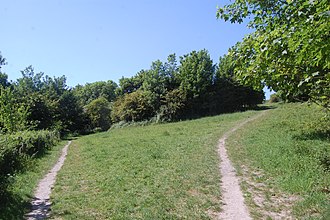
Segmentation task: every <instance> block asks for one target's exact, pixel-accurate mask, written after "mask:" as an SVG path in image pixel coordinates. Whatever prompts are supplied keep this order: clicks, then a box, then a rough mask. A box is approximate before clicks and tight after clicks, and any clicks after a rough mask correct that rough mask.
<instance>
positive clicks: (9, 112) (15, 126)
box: [0, 86, 29, 133]
mask: <svg viewBox="0 0 330 220" xmlns="http://www.w3.org/2000/svg"><path fill="white" fill-rule="evenodd" d="M28 114H29V113H28V107H27V106H24V105H22V104H20V103H19V102H17V100H16V98H15V96H14V94H13V91H12V90H11V88H9V87H8V88H3V87H2V86H0V131H1V132H5V133H13V132H16V131H22V130H24V129H26V128H27V127H28V126H27V117H28Z"/></svg>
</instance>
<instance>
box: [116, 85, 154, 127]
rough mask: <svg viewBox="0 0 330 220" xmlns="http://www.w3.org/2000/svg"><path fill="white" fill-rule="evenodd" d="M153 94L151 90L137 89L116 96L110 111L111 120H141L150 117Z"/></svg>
mask: <svg viewBox="0 0 330 220" xmlns="http://www.w3.org/2000/svg"><path fill="white" fill-rule="evenodd" d="M153 106H154V96H153V94H152V93H151V92H147V91H142V90H138V91H135V92H132V93H129V94H125V95H124V96H122V97H120V98H118V99H117V100H116V101H115V102H114V104H113V109H112V112H111V118H112V121H113V122H119V121H126V122H129V121H143V120H148V119H150V118H152V117H153V116H154V115H155V111H154V107H153Z"/></svg>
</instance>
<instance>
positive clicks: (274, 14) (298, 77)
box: [217, 0, 330, 109]
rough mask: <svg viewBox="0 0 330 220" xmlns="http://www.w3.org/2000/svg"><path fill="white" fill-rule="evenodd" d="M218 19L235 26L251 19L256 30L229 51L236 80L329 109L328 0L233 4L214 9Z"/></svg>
mask: <svg viewBox="0 0 330 220" xmlns="http://www.w3.org/2000/svg"><path fill="white" fill-rule="evenodd" d="M217 17H218V18H222V19H224V20H226V21H227V20H230V21H231V22H238V23H241V22H243V20H244V19H246V18H250V23H249V26H250V27H252V28H254V30H255V31H254V32H253V33H251V34H249V35H248V36H246V37H245V38H244V39H243V41H242V42H240V43H238V44H237V45H236V46H234V47H233V48H232V49H231V50H230V51H229V54H230V56H232V57H233V58H234V60H235V63H236V68H235V74H236V75H237V77H238V78H239V79H240V80H242V81H243V82H244V83H246V84H247V85H253V86H254V87H257V88H261V87H262V86H264V85H267V86H268V87H270V88H272V89H273V90H275V91H281V94H282V98H284V99H285V100H289V101H294V100H298V101H306V100H311V101H313V102H316V103H318V104H320V105H322V106H324V107H325V108H327V109H330V74H329V70H330V4H329V1H328V0H297V1H292V0H286V1H275V0H268V1H255V0H237V1H234V2H232V3H230V4H228V5H225V6H224V7H222V8H219V9H218V11H217Z"/></svg>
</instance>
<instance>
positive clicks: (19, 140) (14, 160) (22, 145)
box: [0, 131, 59, 198]
mask: <svg viewBox="0 0 330 220" xmlns="http://www.w3.org/2000/svg"><path fill="white" fill-rule="evenodd" d="M58 141H59V134H58V133H57V132H54V131H20V132H17V133H15V134H8V135H0V185H1V187H0V198H1V197H2V196H3V195H2V194H3V193H4V192H5V190H6V187H7V184H8V183H10V178H12V176H13V175H14V174H15V173H16V172H17V171H22V170H24V169H26V167H28V165H29V164H30V163H31V161H32V159H33V158H35V157H38V156H41V155H43V154H44V153H45V152H46V151H47V150H49V149H50V148H51V147H52V146H54V144H56V143H57V142H58Z"/></svg>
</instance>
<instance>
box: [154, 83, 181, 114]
mask: <svg viewBox="0 0 330 220" xmlns="http://www.w3.org/2000/svg"><path fill="white" fill-rule="evenodd" d="M186 99H187V98H186V94H185V93H184V92H182V91H181V90H179V89H174V90H172V91H170V92H168V93H167V94H166V95H165V96H164V99H163V101H162V102H163V104H162V106H161V107H160V109H159V110H158V114H157V119H158V120H159V121H174V120H178V119H179V118H181V117H182V114H183V110H184V107H185V104H186V101H187V100H186Z"/></svg>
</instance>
